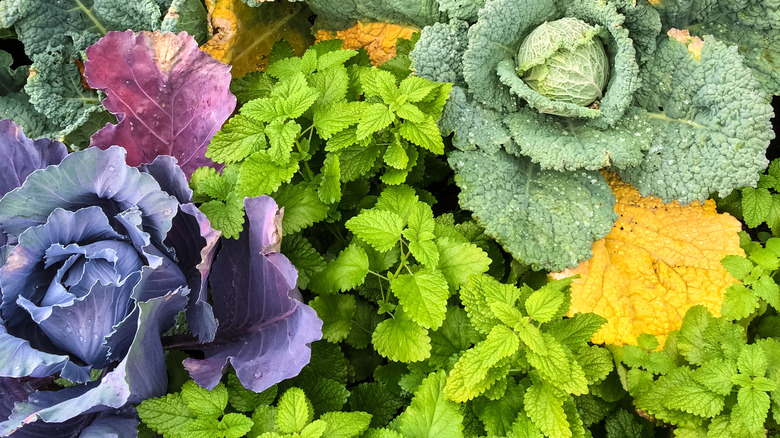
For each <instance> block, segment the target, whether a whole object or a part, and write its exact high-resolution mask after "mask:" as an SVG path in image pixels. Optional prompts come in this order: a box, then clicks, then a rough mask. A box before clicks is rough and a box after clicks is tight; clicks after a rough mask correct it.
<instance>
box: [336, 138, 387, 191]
mask: <svg viewBox="0 0 780 438" xmlns="http://www.w3.org/2000/svg"><path fill="white" fill-rule="evenodd" d="M381 154H382V151H381V150H380V149H379V148H378V147H377V146H376V145H373V144H371V145H369V146H365V147H364V146H361V145H354V146H350V147H348V148H346V149H344V150H342V151H341V155H340V157H339V158H340V160H341V180H342V181H344V182H349V181H354V180H356V179H358V178H360V177H361V176H363V175H365V174H367V173H368V172H369V171H370V170H371V168H373V167H374V163H375V162H376V159H377V158H379V155H381Z"/></svg>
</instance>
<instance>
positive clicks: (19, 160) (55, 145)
mask: <svg viewBox="0 0 780 438" xmlns="http://www.w3.org/2000/svg"><path fill="white" fill-rule="evenodd" d="M66 155H68V150H67V149H66V148H65V145H64V144H62V143H60V142H58V141H54V140H49V139H48V138H41V139H39V140H30V139H29V138H27V137H25V136H24V133H23V132H22V128H21V127H20V126H19V125H17V124H16V123H14V122H13V121H11V120H8V119H5V120H0V197H2V196H3V195H5V194H6V193H8V192H10V191H11V190H13V189H15V188H17V187H19V186H20V185H22V183H23V182H24V180H25V178H27V175H29V174H31V173H32V172H33V171H34V170H37V169H43V168H44V167H46V166H48V165H50V164H59V162H60V161H62V159H63V158H65V156H66ZM6 243H7V238H6V236H5V234H3V233H0V246H2V245H5V244H6Z"/></svg>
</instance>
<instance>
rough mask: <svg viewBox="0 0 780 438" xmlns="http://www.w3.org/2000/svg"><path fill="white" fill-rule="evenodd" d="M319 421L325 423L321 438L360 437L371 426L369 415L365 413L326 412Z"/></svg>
mask: <svg viewBox="0 0 780 438" xmlns="http://www.w3.org/2000/svg"><path fill="white" fill-rule="evenodd" d="M320 420H322V421H324V422H325V423H327V425H328V426H327V427H326V428H325V431H324V432H323V433H322V438H353V437H357V436H360V434H361V433H363V432H365V430H366V429H368V425H369V424H371V414H367V413H365V412H328V413H326V414H322V416H321V417H320Z"/></svg>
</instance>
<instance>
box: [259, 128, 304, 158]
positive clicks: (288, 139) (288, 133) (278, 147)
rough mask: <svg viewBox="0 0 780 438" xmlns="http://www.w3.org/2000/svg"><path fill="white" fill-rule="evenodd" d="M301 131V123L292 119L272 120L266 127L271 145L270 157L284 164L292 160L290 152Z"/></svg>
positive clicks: (266, 133)
mask: <svg viewBox="0 0 780 438" xmlns="http://www.w3.org/2000/svg"><path fill="white" fill-rule="evenodd" d="M300 133H301V125H299V124H297V123H295V122H294V121H292V120H289V121H287V122H284V123H282V122H271V123H269V124H268V126H266V127H265V135H266V136H268V142H269V143H270V144H271V147H269V148H268V157H269V158H270V159H271V160H273V162H274V164H276V165H279V166H284V165H285V164H286V163H287V162H289V161H290V154H291V153H292V151H293V148H295V140H296V139H297V138H298V134H300Z"/></svg>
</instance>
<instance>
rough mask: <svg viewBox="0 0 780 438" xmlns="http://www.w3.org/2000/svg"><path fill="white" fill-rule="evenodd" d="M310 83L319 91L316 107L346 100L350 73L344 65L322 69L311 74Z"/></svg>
mask: <svg viewBox="0 0 780 438" xmlns="http://www.w3.org/2000/svg"><path fill="white" fill-rule="evenodd" d="M309 83H310V84H311V85H312V86H313V87H314V88H315V89H316V90H317V91H318V92H319V99H317V102H316V103H315V105H314V108H315V109H316V108H319V107H320V106H323V105H330V104H333V103H337V102H344V98H345V97H346V95H347V91H348V90H349V74H348V73H347V69H346V68H345V67H344V66H339V67H335V68H331V69H329V70H327V71H320V72H317V73H314V74H312V75H311V76H309Z"/></svg>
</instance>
